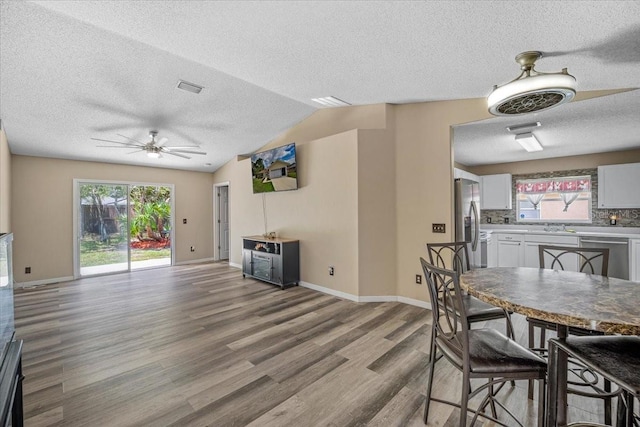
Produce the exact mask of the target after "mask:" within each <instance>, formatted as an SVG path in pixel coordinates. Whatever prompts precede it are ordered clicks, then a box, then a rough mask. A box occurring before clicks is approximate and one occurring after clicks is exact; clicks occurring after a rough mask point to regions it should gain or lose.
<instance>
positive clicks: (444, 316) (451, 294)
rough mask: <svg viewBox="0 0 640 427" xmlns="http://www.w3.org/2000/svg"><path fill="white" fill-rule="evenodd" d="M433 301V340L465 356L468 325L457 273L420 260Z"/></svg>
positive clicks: (422, 259) (430, 297)
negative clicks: (455, 349)
mask: <svg viewBox="0 0 640 427" xmlns="http://www.w3.org/2000/svg"><path fill="white" fill-rule="evenodd" d="M420 263H421V264H422V270H423V272H424V277H425V278H426V279H427V289H428V290H429V299H430V300H431V315H432V316H433V325H434V327H435V337H434V339H436V340H438V341H441V342H442V341H445V342H446V344H447V346H448V347H449V348H457V349H459V350H460V353H462V354H464V353H465V352H464V351H463V350H464V349H467V348H468V323H467V313H466V311H465V306H464V304H463V303H462V295H463V293H462V290H461V288H460V283H459V276H458V273H457V272H455V271H453V270H447V269H444V268H439V267H436V266H434V265H432V264H429V263H428V262H427V261H426V260H425V259H424V258H420Z"/></svg>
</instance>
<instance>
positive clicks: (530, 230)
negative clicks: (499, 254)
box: [481, 224, 640, 239]
mask: <svg viewBox="0 0 640 427" xmlns="http://www.w3.org/2000/svg"><path fill="white" fill-rule="evenodd" d="M544 227H545V226H543V225H529V226H525V225H494V224H483V226H482V227H481V231H487V232H490V233H515V234H545V235H546V234H549V235H555V236H578V237H582V236H592V237H627V238H629V239H640V228H638V227H586V226H568V227H567V228H568V229H569V230H574V231H573V232H569V231H545V230H544ZM560 227H562V225H560Z"/></svg>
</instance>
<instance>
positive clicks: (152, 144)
mask: <svg viewBox="0 0 640 427" xmlns="http://www.w3.org/2000/svg"><path fill="white" fill-rule="evenodd" d="M117 135H118V136H119V137H121V138H124V139H126V140H127V141H126V142H122V141H113V140H110V139H101V138H91V139H92V140H94V141H102V142H110V143H112V144H119V145H97V147H106V148H128V149H132V148H133V149H134V151H132V152H130V153H127V154H134V153H139V152H142V151H146V152H147V156H148V157H151V158H154V159H159V158H161V157H162V156H163V154H169V155H171V156H177V157H182V158H184V159H190V158H191V157H189V156H186V155H185V154H200V155H206V154H207V153H205V152H203V151H194V150H185V148H200V147H198V146H193V145H181V146H180V145H165V144H166V143H167V141H168V139H167V138H166V137H163V138H160V139H157V137H158V131H157V130H152V131H149V136H150V137H151V140H150V141H149V142H146V143H145V142H141V141H138V140H137V139H133V138H129V137H128V136H125V135H121V134H117Z"/></svg>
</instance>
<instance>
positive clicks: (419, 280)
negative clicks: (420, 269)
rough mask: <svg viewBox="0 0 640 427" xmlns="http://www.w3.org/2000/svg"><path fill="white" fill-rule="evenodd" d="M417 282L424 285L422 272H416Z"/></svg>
mask: <svg viewBox="0 0 640 427" xmlns="http://www.w3.org/2000/svg"><path fill="white" fill-rule="evenodd" d="M416 283H417V284H418V285H422V274H416Z"/></svg>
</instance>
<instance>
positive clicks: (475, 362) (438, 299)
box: [420, 258, 547, 427]
mask: <svg viewBox="0 0 640 427" xmlns="http://www.w3.org/2000/svg"><path fill="white" fill-rule="evenodd" d="M420 263H421V264H422V270H423V272H424V275H425V278H426V282H427V289H428V290H429V297H430V301H431V314H432V321H433V325H434V328H433V333H434V336H433V339H432V340H431V347H430V349H429V352H430V353H429V354H430V357H429V373H428V378H427V395H426V400H425V409H424V423H425V424H426V423H427V421H428V419H429V409H430V405H431V402H432V401H433V402H439V403H444V404H447V405H452V406H455V407H457V408H460V423H459V424H460V426H461V427H465V426H466V425H467V412H471V413H472V414H473V418H472V420H471V425H474V424H475V422H476V421H477V420H478V418H479V417H480V418H484V419H487V420H491V421H493V422H494V423H496V424H498V425H501V426H513V425H514V424H513V423H510V424H505V423H504V422H502V421H500V420H498V419H497V416H496V415H495V405H498V406H500V407H501V408H502V409H504V410H505V412H506V413H507V414H508V415H509V416H510V417H511V418H512V419H513V420H514V421H516V423H517V424H518V425H520V426H522V423H521V422H520V421H519V420H518V419H517V418H516V417H515V416H514V415H513V414H512V413H511V412H510V411H509V410H508V409H507V408H506V407H505V406H504V405H503V404H502V403H501V402H500V401H498V400H497V399H496V394H495V391H496V390H498V391H499V390H500V388H501V387H500V386H501V385H502V384H504V383H505V382H507V381H511V380H529V379H531V380H538V381H539V383H540V387H539V398H538V399H539V400H538V426H539V427H542V426H543V425H544V413H545V412H544V410H545V404H544V402H545V391H546V387H545V383H546V373H547V364H546V361H545V360H544V359H543V358H541V357H540V356H538V355H536V354H535V353H533V352H532V351H530V350H529V349H527V348H525V347H523V346H521V345H520V344H518V343H517V342H516V341H514V340H512V339H511V338H509V337H507V336H505V335H504V334H502V333H501V332H499V331H497V330H495V329H489V328H478V329H470V328H469V321H468V319H467V312H466V308H465V305H464V304H463V302H462V301H463V296H464V294H463V292H462V290H461V288H460V284H459V278H458V273H457V272H455V271H453V270H447V269H443V268H438V267H436V266H434V265H432V264H430V263H428V262H427V261H426V260H425V259H424V258H420ZM436 351H438V352H440V353H441V354H442V357H435V353H436ZM441 359H446V360H447V361H448V362H449V363H451V364H452V365H453V366H454V367H455V368H457V369H458V370H459V371H460V372H461V373H462V383H461V392H462V396H461V400H460V403H459V404H458V403H457V402H452V401H447V400H443V399H439V398H435V397H433V396H432V395H431V394H432V391H433V376H434V370H435V365H436V363H437V362H438V361H439V360H441ZM473 379H484V380H486V383H483V384H482V385H480V386H478V387H476V388H475V389H472V388H471V380H473ZM495 386H498V387H497V388H496V387H495ZM482 392H486V395H485V397H484V399H483V400H482V401H481V402H480V404H479V406H478V408H477V409H475V410H473V409H470V408H469V400H470V399H472V398H473V397H475V396H477V395H479V394H480V393H482ZM487 406H490V407H491V409H492V411H491V412H492V414H491V415H489V414H487V413H485V411H486V408H487Z"/></svg>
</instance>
